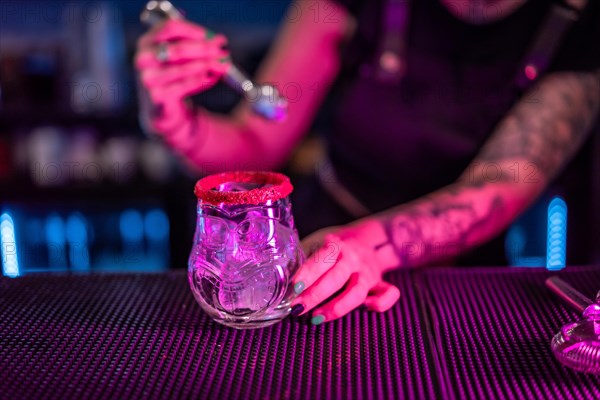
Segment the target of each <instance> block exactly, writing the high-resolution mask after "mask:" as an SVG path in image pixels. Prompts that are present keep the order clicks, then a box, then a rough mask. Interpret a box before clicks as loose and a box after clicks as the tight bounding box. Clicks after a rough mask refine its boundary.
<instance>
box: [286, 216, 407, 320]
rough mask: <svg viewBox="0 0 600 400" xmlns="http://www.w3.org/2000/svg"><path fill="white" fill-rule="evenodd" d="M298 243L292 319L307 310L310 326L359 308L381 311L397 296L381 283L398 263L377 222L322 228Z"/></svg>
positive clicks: (366, 220) (368, 220) (398, 293)
mask: <svg viewBox="0 0 600 400" xmlns="http://www.w3.org/2000/svg"><path fill="white" fill-rule="evenodd" d="M302 244H303V246H304V248H305V251H306V254H307V260H306V261H305V263H304V264H303V265H302V266H301V267H300V269H299V270H298V273H297V274H296V276H295V277H294V280H293V283H292V284H293V285H294V291H295V292H296V293H297V294H299V295H298V297H296V299H294V301H293V302H292V310H293V313H292V314H293V315H296V316H298V315H302V314H305V313H307V312H308V311H310V310H313V311H312V316H313V317H312V323H313V324H315V325H318V324H320V323H322V322H327V321H332V320H334V319H337V318H340V317H342V316H344V315H346V314H347V313H349V312H350V311H352V310H354V309H355V308H357V307H359V306H361V305H363V304H364V305H365V306H366V307H367V308H368V309H370V310H372V311H378V312H383V311H387V310H388V309H390V308H391V307H392V306H393V305H394V304H395V303H396V301H398V299H399V298H400V290H398V288H397V287H396V286H393V285H391V284H389V283H387V282H385V281H384V280H383V274H384V273H385V272H386V271H388V270H391V269H393V268H395V267H397V266H398V263H399V260H398V258H397V256H396V253H395V252H394V250H393V247H392V245H391V243H389V241H388V239H387V236H386V235H385V231H384V228H383V226H382V225H381V224H380V223H379V222H378V221H376V220H370V219H364V220H361V221H359V222H357V223H354V224H352V225H347V226H340V227H333V228H326V229H322V230H320V231H317V232H315V233H313V234H311V235H309V236H308V237H307V238H306V239H305V240H304V241H303V242H302ZM342 288H343V291H341V293H339V294H338V295H337V296H335V297H333V298H331V299H330V300H329V301H328V302H327V303H326V304H324V305H321V306H319V305H320V304H321V303H323V302H324V301H325V300H327V299H329V298H330V297H331V296H332V295H333V294H335V293H337V292H338V291H340V289H342ZM298 304H299V305H298ZM296 305H298V306H296ZM294 306H295V308H294ZM317 306H318V307H317ZM315 307H317V308H315Z"/></svg>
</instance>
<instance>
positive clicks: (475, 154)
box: [136, 0, 600, 324]
mask: <svg viewBox="0 0 600 400" xmlns="http://www.w3.org/2000/svg"><path fill="white" fill-rule="evenodd" d="M563 28H564V29H563ZM226 42H227V41H226V38H225V37H223V36H222V35H215V34H214V33H213V32H211V31H209V30H207V29H206V28H204V27H202V26H199V25H196V24H193V23H191V22H188V21H185V20H182V19H174V20H170V21H168V22H166V23H165V24H163V25H161V26H160V27H157V28H155V29H153V30H151V31H150V32H149V33H147V34H146V35H144V36H143V37H142V38H141V39H140V40H139V43H138V51H137V55H136V67H137V69H138V71H139V74H140V78H141V81H142V82H143V84H144V86H145V88H146V89H147V91H148V93H149V95H150V99H151V101H152V102H153V103H154V106H155V109H156V110H157V112H156V113H154V114H153V117H152V120H151V129H152V130H154V131H156V132H157V133H159V134H160V135H161V136H162V137H163V138H164V140H165V141H166V142H167V143H168V144H169V145H170V146H171V147H172V148H173V149H174V150H175V151H176V152H177V153H179V154H180V155H181V156H183V158H184V159H185V160H186V161H187V162H188V163H189V164H190V165H191V166H192V167H194V168H196V169H197V170H199V171H201V172H202V171H203V170H204V171H205V170H207V169H210V170H211V172H214V168H215V166H218V167H219V168H221V169H223V170H231V169H239V168H240V167H242V168H244V166H249V168H252V169H256V167H257V166H260V167H261V169H264V168H278V167H280V166H283V165H284V164H285V163H286V161H287V160H288V158H289V157H290V154H291V153H292V151H293V150H294V148H295V147H296V145H297V144H298V143H299V141H300V140H301V139H302V138H303V136H304V135H305V134H306V133H307V131H308V129H309V127H310V125H311V123H312V121H313V119H314V117H315V114H316V113H317V111H318V110H319V108H320V106H321V105H322V103H323V100H324V98H325V97H326V95H327V94H328V92H329V91H330V88H332V87H334V88H335V89H336V90H335V94H334V95H335V97H334V98H335V99H337V101H336V110H335V114H334V115H333V126H332V129H331V133H330V135H328V138H327V151H328V161H327V163H325V164H323V166H322V168H319V169H318V173H317V176H316V177H315V179H314V180H313V181H312V182H311V183H309V184H307V185H306V186H305V187H300V188H299V189H298V190H297V193H296V198H295V199H294V212H295V215H296V223H297V226H298V229H299V231H300V232H301V234H303V235H305V234H308V233H310V235H308V236H307V237H306V238H305V240H304V244H305V246H306V248H307V249H309V253H310V254H311V255H310V256H309V257H308V259H307V261H306V263H305V264H304V265H303V266H302V267H301V268H300V270H299V272H298V273H297V274H296V276H295V278H294V290H295V291H296V293H297V294H298V297H297V298H296V299H295V300H294V302H293V308H292V314H293V315H295V316H299V315H302V314H305V313H307V312H309V311H312V322H313V323H314V324H321V323H323V322H326V321H331V320H334V319H336V318H339V317H341V316H343V315H345V314H347V313H348V312H350V311H351V310H353V309H355V308H357V307H359V306H361V305H365V306H366V307H368V308H369V309H371V310H374V311H385V310H387V309H389V308H390V307H391V306H392V305H393V304H394V303H395V302H396V301H397V300H398V298H399V296H400V292H399V290H398V288H396V287H395V286H393V285H391V284H389V283H387V282H386V281H385V280H383V274H384V273H385V272H387V271H389V270H392V269H397V268H406V267H416V266H423V265H428V264H432V263H436V262H443V261H445V260H449V259H452V258H454V257H456V256H458V255H460V254H463V253H465V252H468V251H469V250H471V249H472V248H473V247H475V246H479V245H481V244H483V243H486V242H488V241H490V240H492V239H493V238H495V237H496V236H497V235H499V234H500V233H501V232H502V231H503V230H504V229H505V228H506V227H507V226H508V225H509V224H510V223H511V222H512V221H514V220H515V218H516V217H517V216H518V215H519V214H520V213H522V212H523V211H524V210H525V209H526V208H527V207H528V206H529V205H531V204H532V202H533V201H534V200H535V199H536V198H537V197H538V196H539V195H540V194H541V193H542V192H543V191H544V190H545V188H546V187H547V186H548V185H549V183H550V182H551V181H552V180H553V179H554V178H555V177H556V176H557V174H559V172H560V171H561V170H562V169H563V168H564V167H565V166H566V165H567V163H568V162H569V161H570V160H571V158H572V157H573V156H574V154H575V153H576V152H577V151H578V149H579V148H580V146H581V144H582V143H583V142H584V141H585V140H586V137H587V136H588V135H589V134H590V131H591V130H592V128H593V126H594V124H595V122H596V119H597V115H598V110H599V108H600V50H599V48H598V45H597V44H598V43H600V4H599V2H596V1H576V0H572V1H565V2H564V3H563V2H558V1H547V0H529V1H527V0H483V1H481V0H479V1H463V2H454V1H451V0H420V1H413V2H409V1H406V0H402V1H398V0H396V1H394V0H378V1H366V0H364V1H360V0H345V1H342V0H340V1H333V0H327V1H318V2H315V1H296V2H294V3H293V4H292V5H291V6H290V11H289V14H288V15H287V17H286V18H285V20H284V24H283V27H282V29H281V32H280V34H279V35H278V38H277V40H276V42H275V44H274V46H273V48H272V50H271V52H270V53H269V55H268V56H267V57H266V59H265V60H264V62H263V64H262V66H261V68H260V69H259V71H258V74H257V78H256V80H257V81H258V82H272V83H275V84H276V85H277V86H278V87H285V85H286V84H288V86H289V84H290V83H293V84H294V86H295V87H298V88H300V93H301V95H300V96H297V98H295V99H294V101H293V102H292V101H290V103H289V110H288V117H287V119H285V121H283V122H280V123H273V122H269V121H266V120H265V119H264V118H261V117H260V116H258V115H256V113H255V112H253V109H252V105H251V104H250V103H249V102H248V101H243V102H241V103H240V104H239V106H238V107H237V108H235V109H234V110H233V111H232V112H231V113H230V114H229V115H217V114H214V113H211V112H209V111H207V110H205V109H203V108H201V107H195V106H191V105H190V103H189V102H188V101H186V98H187V97H188V96H190V95H192V94H195V93H199V92H202V91H204V90H207V89H208V88H210V87H212V86H213V85H214V84H215V83H216V82H217V81H218V80H219V79H220V78H221V77H222V76H223V75H224V74H226V73H227V72H228V70H229V69H230V68H231V61H230V58H229V54H228V52H227V50H226V49H225V45H226ZM327 299H329V300H328V301H327V302H325V300H327ZM324 302H325V303H324Z"/></svg>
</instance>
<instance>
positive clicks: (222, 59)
mask: <svg viewBox="0 0 600 400" xmlns="http://www.w3.org/2000/svg"><path fill="white" fill-rule="evenodd" d="M229 61H231V59H230V58H229V57H223V58H220V59H219V62H220V63H221V64H225V63H226V62H229Z"/></svg>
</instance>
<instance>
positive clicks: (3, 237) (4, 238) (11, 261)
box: [0, 213, 21, 278]
mask: <svg viewBox="0 0 600 400" xmlns="http://www.w3.org/2000/svg"><path fill="white" fill-rule="evenodd" d="M0 245H1V246H2V249H1V250H2V273H3V274H4V275H6V276H9V277H11V278H16V277H17V276H19V275H20V274H21V272H20V270H19V257H18V251H17V235H16V233H15V223H14V221H13V219H12V217H11V216H10V214H8V213H4V214H2V216H0Z"/></svg>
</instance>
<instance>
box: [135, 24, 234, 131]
mask: <svg viewBox="0 0 600 400" xmlns="http://www.w3.org/2000/svg"><path fill="white" fill-rule="evenodd" d="M226 45H227V39H226V38H225V36H223V35H215V34H214V33H213V32H211V31H209V30H208V29H206V28H203V27H201V26H199V25H196V24H193V23H191V22H189V21H185V20H176V19H173V20H169V21H167V22H165V23H164V24H163V25H160V26H159V27H157V28H155V29H152V30H150V31H149V32H148V33H146V34H145V35H143V36H142V37H141V38H140V39H139V40H138V45H137V53H136V56H135V66H136V69H137V70H138V71H139V74H140V80H141V82H142V84H143V85H144V87H145V88H146V89H147V90H148V92H149V94H150V98H151V100H152V102H153V103H154V105H155V108H156V109H157V110H159V112H156V113H154V115H153V116H152V124H153V125H154V126H153V128H155V130H157V131H158V132H161V133H165V131H168V130H169V128H172V127H176V126H177V123H178V122H181V120H182V119H184V118H186V117H187V116H189V115H188V114H187V113H186V103H185V102H184V99H185V98H186V97H187V96H190V95H192V94H195V93H199V92H202V91H205V90H208V89H209V88H211V87H212V86H214V85H215V83H217V81H218V80H219V79H220V78H221V76H222V75H223V74H224V73H225V72H226V71H227V70H228V68H229V67H230V65H231V62H230V59H229V52H228V51H227V50H226V48H225V46H226ZM178 119H179V120H180V121H178Z"/></svg>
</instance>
